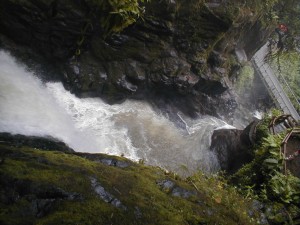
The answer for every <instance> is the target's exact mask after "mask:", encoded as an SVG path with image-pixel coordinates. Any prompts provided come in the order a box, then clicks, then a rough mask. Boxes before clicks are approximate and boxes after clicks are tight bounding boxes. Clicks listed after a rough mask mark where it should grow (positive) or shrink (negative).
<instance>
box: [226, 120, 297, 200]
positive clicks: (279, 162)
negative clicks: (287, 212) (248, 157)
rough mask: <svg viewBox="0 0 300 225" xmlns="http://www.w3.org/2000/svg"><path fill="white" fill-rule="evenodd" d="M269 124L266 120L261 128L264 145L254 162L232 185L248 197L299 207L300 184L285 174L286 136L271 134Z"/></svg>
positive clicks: (237, 175)
mask: <svg viewBox="0 0 300 225" xmlns="http://www.w3.org/2000/svg"><path fill="white" fill-rule="evenodd" d="M267 121H269V119H265V121H264V122H263V123H262V124H261V125H260V126H263V129H262V130H263V132H261V134H263V136H262V137H261V140H262V141H261V142H260V144H259V145H258V146H256V151H255V158H254V160H253V161H252V162H251V163H249V164H247V165H245V166H244V167H243V168H241V169H240V170H239V171H238V172H237V173H236V174H234V175H233V176H232V177H231V182H232V183H234V184H236V185H238V187H239V188H240V189H241V191H242V192H243V193H244V195H245V196H252V197H255V198H257V199H259V200H261V201H267V202H268V201H272V202H278V203H282V204H285V205H287V206H288V205H290V204H295V205H298V204H299V198H300V192H299V185H300V180H299V179H298V178H296V177H294V176H293V175H291V174H290V173H287V174H286V175H285V174H283V173H282V171H283V160H284V159H283V156H282V154H281V142H282V140H283V138H284V136H285V133H282V134H276V135H271V134H267V133H266V124H267ZM258 129H261V128H258ZM266 135H267V136H266Z"/></svg>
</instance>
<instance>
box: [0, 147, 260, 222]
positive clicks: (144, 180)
mask: <svg viewBox="0 0 300 225" xmlns="http://www.w3.org/2000/svg"><path fill="white" fill-rule="evenodd" d="M0 159H1V161H0V211H1V213H0V223H1V224H3V225H19V224H20V225H27V224H28V225H30V224H122V225H123V224H143V225H144V224H166V222H167V223H168V224H193V225H196V224H199V223H205V224H233V225H234V224H241V223H242V224H245V225H250V224H253V222H251V221H253V220H254V221H255V222H256V221H259V220H260V210H259V209H256V208H255V207H253V206H252V204H251V202H247V201H245V199H244V198H242V197H241V196H238V195H237V193H231V192H230V191H232V190H231V189H226V188H222V187H221V186H220V185H222V183H221V182H220V181H219V180H217V179H214V178H213V177H212V178H207V177H206V176H204V175H203V174H201V173H199V174H197V175H195V176H193V177H191V178H189V179H187V180H183V179H180V178H178V176H176V175H175V174H172V173H166V172H165V171H164V170H162V169H160V168H157V167H149V166H145V165H143V164H137V163H134V162H130V161H129V160H126V159H124V158H118V157H112V156H107V155H103V154H87V155H85V154H82V155H81V154H79V153H76V154H74V153H66V152H62V151H54V150H51V151H50V150H49V149H48V150H41V149H37V148H32V147H30V146H26V145H23V146H22V147H20V146H14V145H13V144H12V143H11V142H10V143H8V142H0ZM90 159H93V160H90ZM100 159H106V160H105V161H104V160H100ZM109 159H114V160H115V161H116V162H118V161H120V162H126V163H127V164H128V165H130V166H127V167H124V166H114V165H111V163H107V162H108V161H109ZM116 164H118V163H116ZM234 204H237V205H238V206H239V207H232V205H234ZM248 211H249V212H251V214H250V213H249V212H248ZM232 215H234V216H232ZM250 218H251V220H250Z"/></svg>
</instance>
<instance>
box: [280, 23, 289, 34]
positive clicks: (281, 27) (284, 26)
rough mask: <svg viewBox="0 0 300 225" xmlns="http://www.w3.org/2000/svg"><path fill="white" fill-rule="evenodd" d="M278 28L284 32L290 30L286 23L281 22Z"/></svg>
mask: <svg viewBox="0 0 300 225" xmlns="http://www.w3.org/2000/svg"><path fill="white" fill-rule="evenodd" d="M278 28H279V30H280V31H282V32H283V33H286V32H288V28H287V26H286V25H284V24H279V25H278Z"/></svg>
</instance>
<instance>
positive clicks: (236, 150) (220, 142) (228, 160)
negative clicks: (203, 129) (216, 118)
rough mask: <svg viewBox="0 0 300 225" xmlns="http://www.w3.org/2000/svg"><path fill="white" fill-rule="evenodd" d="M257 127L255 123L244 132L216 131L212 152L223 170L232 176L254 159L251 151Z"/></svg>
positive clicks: (211, 147)
mask: <svg viewBox="0 0 300 225" xmlns="http://www.w3.org/2000/svg"><path fill="white" fill-rule="evenodd" d="M255 125H256V122H253V123H251V124H249V125H248V126H247V127H246V128H245V129H244V130H237V129H220V130H215V131H214V133H213V135H212V144H211V146H210V150H211V151H213V152H215V153H216V155H217V157H218V160H219V163H220V166H221V170H225V171H227V172H228V173H229V174H232V173H234V172H236V171H237V170H238V169H240V168H241V167H242V166H243V165H244V164H246V163H249V162H250V161H251V160H252V159H253V157H254V154H253V152H251V149H252V145H253V141H252V132H253V127H254V126H255Z"/></svg>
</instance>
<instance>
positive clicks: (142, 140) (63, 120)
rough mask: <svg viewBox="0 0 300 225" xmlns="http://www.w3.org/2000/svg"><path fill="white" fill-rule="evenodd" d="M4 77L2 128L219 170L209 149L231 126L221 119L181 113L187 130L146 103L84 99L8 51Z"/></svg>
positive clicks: (168, 164) (186, 170)
mask: <svg viewBox="0 0 300 225" xmlns="http://www.w3.org/2000/svg"><path fill="white" fill-rule="evenodd" d="M0 79H1V82H0V132H10V133H13V134H24V135H35V136H53V137H55V138H57V139H60V140H62V141H64V142H65V143H66V144H68V145H69V146H70V147H71V148H73V149H74V150H76V151H82V152H93V153H107V154H114V155H124V156H125V157H128V158H131V159H133V160H139V159H143V160H145V162H146V163H147V164H151V165H155V166H161V167H164V168H166V169H169V170H173V171H176V172H177V173H180V174H183V175H185V174H190V173H191V172H194V171H195V170H197V169H203V170H205V171H207V172H213V171H216V170H218V168H219V165H218V162H217V160H216V157H215V155H214V154H213V153H212V152H211V151H209V146H210V137H211V134H212V132H213V130H214V129H216V128H218V127H222V126H227V125H226V123H224V122H223V121H221V120H219V119H216V118H214V117H209V116H204V117H202V118H199V119H196V120H192V119H190V118H186V117H185V116H184V115H182V114H180V113H178V114H177V115H178V121H180V122H181V123H184V124H185V129H182V128H178V126H176V125H175V124H174V122H171V121H169V120H168V119H167V118H166V117H165V116H163V115H161V114H159V113H157V112H155V111H154V110H153V109H152V108H151V106H150V105H149V104H147V103H146V102H141V101H131V100H130V101H129V100H128V101H126V102H125V103H123V104H120V105H108V104H106V103H104V102H103V101H102V100H101V99H98V98H85V99H79V98H77V97H75V96H74V95H73V94H71V93H70V92H68V91H66V90H65V89H64V87H63V86H62V84H61V83H46V84H44V83H43V82H41V81H40V80H39V79H38V78H37V77H36V76H35V75H34V74H33V73H32V72H30V71H27V70H26V67H25V66H23V65H19V64H17V63H16V62H15V61H14V59H13V57H11V56H10V55H9V54H7V53H6V52H4V51H0Z"/></svg>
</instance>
